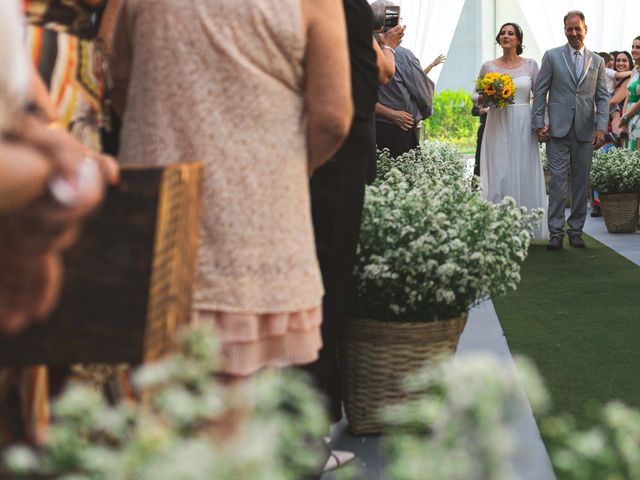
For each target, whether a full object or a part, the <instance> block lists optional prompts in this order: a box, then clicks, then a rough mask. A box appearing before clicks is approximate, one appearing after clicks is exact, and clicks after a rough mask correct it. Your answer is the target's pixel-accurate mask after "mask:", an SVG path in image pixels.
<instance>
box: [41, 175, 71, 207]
mask: <svg viewBox="0 0 640 480" xmlns="http://www.w3.org/2000/svg"><path fill="white" fill-rule="evenodd" d="M47 184H48V187H49V193H50V195H51V196H52V197H53V199H54V200H55V201H56V202H58V203H59V204H60V205H62V206H64V207H67V208H71V207H73V206H74V205H75V204H76V203H77V201H78V197H79V191H78V185H77V184H74V183H72V182H70V181H69V180H67V179H66V178H64V177H63V176H62V175H55V176H52V177H50V178H49V181H48V182H47Z"/></svg>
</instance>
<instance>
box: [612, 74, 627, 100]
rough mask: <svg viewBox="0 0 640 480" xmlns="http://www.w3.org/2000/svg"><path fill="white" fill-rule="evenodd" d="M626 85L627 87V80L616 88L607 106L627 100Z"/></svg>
mask: <svg viewBox="0 0 640 480" xmlns="http://www.w3.org/2000/svg"><path fill="white" fill-rule="evenodd" d="M627 85H629V79H628V78H627V79H626V80H625V81H623V82H622V83H621V84H620V85H618V86H617V87H616V89H615V92H614V93H613V96H612V97H611V98H610V99H609V105H618V104H619V103H620V102H622V101H624V99H625V98H627Z"/></svg>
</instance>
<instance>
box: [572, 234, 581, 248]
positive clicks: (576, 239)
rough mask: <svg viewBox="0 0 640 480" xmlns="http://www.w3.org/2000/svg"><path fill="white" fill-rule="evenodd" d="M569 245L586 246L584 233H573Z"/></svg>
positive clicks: (575, 246)
mask: <svg viewBox="0 0 640 480" xmlns="http://www.w3.org/2000/svg"><path fill="white" fill-rule="evenodd" d="M569 245H571V246H572V247H574V248H584V247H585V244H584V240H582V235H578V234H573V235H569Z"/></svg>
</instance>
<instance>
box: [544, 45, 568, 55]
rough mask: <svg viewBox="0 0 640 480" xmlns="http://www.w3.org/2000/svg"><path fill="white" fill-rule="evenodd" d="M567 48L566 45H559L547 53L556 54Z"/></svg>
mask: <svg viewBox="0 0 640 480" xmlns="http://www.w3.org/2000/svg"><path fill="white" fill-rule="evenodd" d="M565 48H567V46H566V45H560V46H559V47H554V48H550V49H549V50H547V53H548V54H551V55H555V54H558V53H562V52H563V51H564V49H565Z"/></svg>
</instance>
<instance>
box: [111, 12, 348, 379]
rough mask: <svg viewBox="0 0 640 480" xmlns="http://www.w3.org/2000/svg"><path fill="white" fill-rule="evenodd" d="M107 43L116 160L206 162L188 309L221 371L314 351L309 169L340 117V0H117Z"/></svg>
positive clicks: (295, 360) (311, 356)
mask: <svg viewBox="0 0 640 480" xmlns="http://www.w3.org/2000/svg"><path fill="white" fill-rule="evenodd" d="M114 55H115V61H114V65H113V74H114V84H115V90H114V92H113V101H114V107H115V108H116V110H118V109H119V110H120V112H121V113H122V121H123V128H122V136H121V149H120V154H119V160H120V162H121V163H122V164H123V165H135V164H155V165H163V164H170V163H174V162H192V161H204V162H205V175H204V183H203V207H204V208H203V224H202V229H201V235H200V254H199V259H198V279H197V285H196V289H195V298H194V307H193V316H194V320H195V321H200V322H213V323H214V324H215V325H217V327H218V330H219V332H220V338H221V341H222V359H221V363H222V366H221V373H223V374H228V375H230V376H232V377H239V376H240V377H241V376H246V375H250V374H252V373H254V372H256V371H257V370H259V369H261V368H263V367H265V366H286V365H292V364H303V363H308V362H311V361H313V360H315V359H316V357H317V355H318V350H319V349H320V347H321V337H320V330H319V327H320V323H321V320H322V318H321V316H322V313H321V300H322V295H323V287H322V280H321V277H320V272H319V268H318V263H317V259H316V256H315V245H314V237H313V229H312V224H311V216H310V201H309V187H308V177H309V172H310V171H312V170H313V169H315V168H317V167H318V166H319V165H321V164H322V163H323V162H325V161H326V160H327V159H328V158H330V156H331V155H332V154H333V153H335V151H336V150H337V148H338V146H339V145H340V143H341V142H342V141H343V139H344V138H345V137H346V134H347V132H348V129H349V125H350V121H351V116H352V105H351V97H350V82H349V73H348V72H349V70H348V69H349V63H348V52H347V44H346V32H345V21H344V12H343V9H342V3H341V2H340V0H264V1H261V2H254V1H252V0H234V1H233V2H229V1H227V0H208V1H204V0H193V1H189V2H176V1H174V0H154V1H150V0H129V1H127V2H126V3H125V4H124V5H123V8H122V11H121V16H120V18H119V20H118V23H117V27H116V33H115V41H114Z"/></svg>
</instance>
